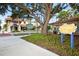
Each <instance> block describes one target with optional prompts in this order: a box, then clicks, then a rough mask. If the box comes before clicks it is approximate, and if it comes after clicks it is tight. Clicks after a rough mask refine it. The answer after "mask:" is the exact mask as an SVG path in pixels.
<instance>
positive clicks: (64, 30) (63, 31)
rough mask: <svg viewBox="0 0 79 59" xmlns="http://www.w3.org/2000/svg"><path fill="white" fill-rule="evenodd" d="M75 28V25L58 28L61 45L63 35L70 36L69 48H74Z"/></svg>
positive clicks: (64, 25)
mask: <svg viewBox="0 0 79 59" xmlns="http://www.w3.org/2000/svg"><path fill="white" fill-rule="evenodd" d="M76 29H77V26H75V24H66V23H65V24H63V25H62V26H60V28H59V31H60V32H61V44H62V43H63V41H64V34H70V35H71V36H70V47H71V48H72V49H73V48H74V34H73V33H74V32H75V31H76Z"/></svg>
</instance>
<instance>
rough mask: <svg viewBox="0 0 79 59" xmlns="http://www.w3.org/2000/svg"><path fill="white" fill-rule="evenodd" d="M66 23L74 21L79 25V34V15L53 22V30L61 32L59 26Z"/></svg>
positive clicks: (78, 31)
mask: <svg viewBox="0 0 79 59" xmlns="http://www.w3.org/2000/svg"><path fill="white" fill-rule="evenodd" d="M64 23H67V24H72V23H74V24H75V25H76V26H77V30H76V32H75V34H79V17H72V18H70V19H68V20H65V21H57V22H55V23H51V25H52V28H53V32H56V33H59V27H60V26H61V25H63V24H64Z"/></svg>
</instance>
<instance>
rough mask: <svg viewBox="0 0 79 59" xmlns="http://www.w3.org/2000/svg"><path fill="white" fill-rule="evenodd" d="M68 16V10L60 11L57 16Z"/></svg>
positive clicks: (64, 17)
mask: <svg viewBox="0 0 79 59" xmlns="http://www.w3.org/2000/svg"><path fill="white" fill-rule="evenodd" d="M68 16H69V12H68V11H60V12H59V15H58V18H60V19H66V18H68Z"/></svg>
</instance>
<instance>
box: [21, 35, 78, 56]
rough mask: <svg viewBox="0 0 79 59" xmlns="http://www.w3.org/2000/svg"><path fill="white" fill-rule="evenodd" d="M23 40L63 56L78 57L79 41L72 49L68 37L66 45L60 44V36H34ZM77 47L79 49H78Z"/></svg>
mask: <svg viewBox="0 0 79 59" xmlns="http://www.w3.org/2000/svg"><path fill="white" fill-rule="evenodd" d="M22 39H24V40H26V41H29V42H32V43H34V44H36V45H39V46H41V47H43V48H45V49H48V50H50V51H52V52H54V53H57V54H58V55H61V56H78V55H79V48H78V47H77V46H78V40H77V41H76V40H75V42H76V43H75V48H74V49H71V48H70V37H69V36H66V37H65V41H64V44H61V43H60V35H43V34H32V35H30V36H26V37H22ZM76 47H77V48H76Z"/></svg>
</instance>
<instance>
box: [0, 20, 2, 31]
mask: <svg viewBox="0 0 79 59" xmlns="http://www.w3.org/2000/svg"><path fill="white" fill-rule="evenodd" d="M1 23H2V22H1V20H0V31H1Z"/></svg>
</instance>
